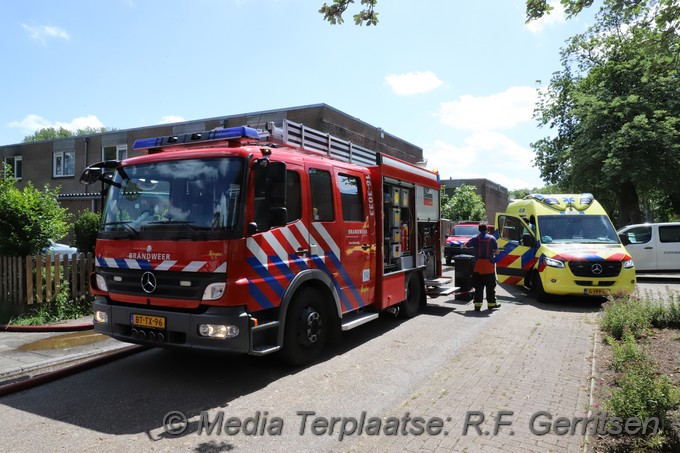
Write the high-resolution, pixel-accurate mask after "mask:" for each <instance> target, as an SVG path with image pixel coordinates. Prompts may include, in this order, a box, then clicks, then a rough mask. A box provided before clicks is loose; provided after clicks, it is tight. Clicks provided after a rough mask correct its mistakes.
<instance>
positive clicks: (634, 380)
mask: <svg viewBox="0 0 680 453" xmlns="http://www.w3.org/2000/svg"><path fill="white" fill-rule="evenodd" d="M618 384H619V385H620V388H616V389H613V390H612V393H611V397H610V398H609V400H607V401H606V402H605V406H606V408H607V410H608V411H609V412H610V413H612V414H613V415H614V416H617V417H621V418H623V419H624V420H625V419H630V418H638V419H639V420H645V419H648V418H652V417H656V418H658V420H659V422H660V425H661V426H665V420H666V411H668V410H670V409H672V408H673V407H674V406H675V405H676V404H677V403H678V399H679V396H680V395H679V394H678V389H677V388H676V387H675V386H674V385H673V383H672V382H671V380H670V379H669V378H668V376H665V375H658V374H657V373H656V371H655V370H654V366H653V365H652V364H651V363H649V362H647V361H645V362H644V363H641V364H637V365H635V366H631V367H630V369H628V370H627V371H626V372H625V373H624V374H623V376H622V377H621V378H620V379H619V380H618Z"/></svg>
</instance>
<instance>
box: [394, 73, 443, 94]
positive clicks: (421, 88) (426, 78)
mask: <svg viewBox="0 0 680 453" xmlns="http://www.w3.org/2000/svg"><path fill="white" fill-rule="evenodd" d="M385 82H387V84H388V85H389V86H390V88H392V91H394V92H395V93H396V94H397V95H399V96H411V95H414V94H422V93H427V92H429V91H432V90H436V89H437V88H439V87H440V86H442V85H443V84H444V82H442V81H441V80H439V77H437V75H436V74H435V73H434V72H431V71H424V72H420V71H417V72H407V73H406V74H390V75H388V76H386V77H385Z"/></svg>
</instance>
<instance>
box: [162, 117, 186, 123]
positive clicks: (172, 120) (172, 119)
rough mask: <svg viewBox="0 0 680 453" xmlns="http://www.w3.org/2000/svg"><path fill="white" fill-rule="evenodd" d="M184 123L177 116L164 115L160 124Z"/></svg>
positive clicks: (182, 119)
mask: <svg viewBox="0 0 680 453" xmlns="http://www.w3.org/2000/svg"><path fill="white" fill-rule="evenodd" d="M184 121H186V120H185V119H184V118H182V117H181V116H179V115H166V116H164V117H162V118H161V124H168V123H182V122H184Z"/></svg>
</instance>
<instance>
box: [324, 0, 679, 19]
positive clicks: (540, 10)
mask: <svg viewBox="0 0 680 453" xmlns="http://www.w3.org/2000/svg"><path fill="white" fill-rule="evenodd" d="M559 1H560V3H561V4H562V6H563V7H564V11H565V13H566V14H567V17H570V18H571V17H574V16H577V15H578V14H579V13H581V12H582V11H583V10H584V9H586V8H589V7H591V6H592V4H593V0H559ZM351 3H354V0H333V3H331V4H330V5H328V4H327V3H324V4H323V6H322V7H321V9H319V12H320V13H321V14H323V18H324V20H327V21H328V22H330V23H331V24H333V25H336V24H342V23H344V20H343V18H342V15H343V14H344V13H345V11H346V10H347V8H349V6H350V4H351ZM377 3H378V0H361V5H362V6H363V9H362V10H361V11H360V12H358V13H357V14H355V15H354V16H353V17H354V23H355V24H356V25H364V24H365V25H378V13H377V12H376V10H375V9H376V5H377ZM553 3H554V2H553ZM654 3H659V4H660V5H661V6H663V7H664V8H662V11H665V14H659V16H658V17H657V18H656V20H657V23H660V22H666V23H671V22H672V21H673V20H674V19H677V14H678V10H679V9H680V6H678V3H677V0H604V5H603V9H607V10H610V11H612V12H618V13H621V14H624V15H635V14H638V13H639V12H640V10H641V9H645V8H648V7H650V5H651V4H654ZM553 9H554V7H553V6H551V4H550V3H549V0H526V10H525V11H526V20H527V22H530V21H532V20H536V19H540V18H541V17H543V16H545V15H546V14H550V12H551V11H552V10H553Z"/></svg>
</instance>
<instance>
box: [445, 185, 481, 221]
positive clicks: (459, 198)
mask: <svg viewBox="0 0 680 453" xmlns="http://www.w3.org/2000/svg"><path fill="white" fill-rule="evenodd" d="M444 189H445V187H442V191H441V193H442V213H441V215H442V218H445V219H449V220H453V221H456V222H458V221H461V220H486V206H485V205H484V201H482V197H481V196H480V195H479V194H478V193H477V191H476V189H475V186H469V185H465V184H462V185H460V186H458V187H456V188H455V189H454V190H453V195H451V196H449V195H447V194H446V193H445V191H444Z"/></svg>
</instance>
